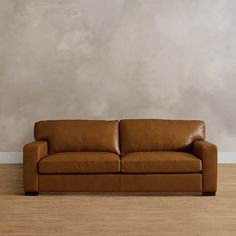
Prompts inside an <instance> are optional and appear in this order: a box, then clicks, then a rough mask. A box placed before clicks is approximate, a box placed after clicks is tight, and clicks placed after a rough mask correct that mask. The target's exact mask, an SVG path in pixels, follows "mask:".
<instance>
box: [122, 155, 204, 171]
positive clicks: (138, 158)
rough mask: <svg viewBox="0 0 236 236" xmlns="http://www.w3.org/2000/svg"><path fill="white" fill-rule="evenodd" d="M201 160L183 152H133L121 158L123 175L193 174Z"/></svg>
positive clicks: (200, 166) (197, 169) (199, 167)
mask: <svg viewBox="0 0 236 236" xmlns="http://www.w3.org/2000/svg"><path fill="white" fill-rule="evenodd" d="M201 171H202V163H201V160H200V159H199V158H197V157H195V156H194V155H192V154H190V153H185V152H133V153H128V154H125V155H124V156H122V158H121V172H123V173H195V172H201Z"/></svg>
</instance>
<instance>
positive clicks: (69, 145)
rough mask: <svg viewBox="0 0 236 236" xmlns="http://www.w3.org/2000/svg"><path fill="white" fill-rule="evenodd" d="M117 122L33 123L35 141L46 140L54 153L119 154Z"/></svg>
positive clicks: (51, 121)
mask: <svg viewBox="0 0 236 236" xmlns="http://www.w3.org/2000/svg"><path fill="white" fill-rule="evenodd" d="M118 132H119V129H118V121H101V120H97V121H95V120H49V121H39V122H36V123H35V133H34V135H35V139H36V140H47V141H48V143H49V152H50V154H53V153H56V152H79V151H92V152H99V151H101V152H114V153H117V154H119V153H120V151H119V136H118V135H119V133H118Z"/></svg>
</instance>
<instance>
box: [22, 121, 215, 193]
mask: <svg viewBox="0 0 236 236" xmlns="http://www.w3.org/2000/svg"><path fill="white" fill-rule="evenodd" d="M204 137H205V126H204V122H203V121H197V120H195V121H194V120H193V121H183V120H182V121H181V120H153V119H149V120H122V121H121V122H120V124H119V123H118V122H117V121H88V120H57V121H39V122H37V123H36V124H35V139H36V140H38V141H36V142H33V143H30V144H26V145H25V146H24V150H23V151H24V165H23V175H24V190H25V192H38V191H47V192H48V191H131V192H132V191H134V192H136V191H164V192H170V191H174V192H175V191H177V192H195V191H199V192H200V191H204V192H215V191H216V189H217V147H216V146H215V145H214V144H211V143H208V142H206V141H204ZM119 140H120V147H121V151H122V155H121V159H120V156H119V155H120V149H119Z"/></svg>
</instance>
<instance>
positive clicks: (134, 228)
mask: <svg viewBox="0 0 236 236" xmlns="http://www.w3.org/2000/svg"><path fill="white" fill-rule="evenodd" d="M218 188H219V190H218V192H217V196H216V197H201V196H187V195H182V196H181V195H165V194H155V193H151V194H131V193H129V194H128V193H127V194H125V193H123V194H121V193H119V194H118V193H106V194H104V193H97V194H96V193H93V194H92V193H61V194H41V195H39V196H37V197H26V196H24V195H23V190H22V166H21V165H3V164H2V165H0V236H4V235H22V236H23V235H24V236H28V235H30V236H34V235H38V236H44V235H45V236H50V235H59V236H61V235H72V236H73V235H81V236H87V235H89V236H96V235H102V236H107V235H109V236H117V235H122V236H123V235H129V236H130V235H134V236H136V235H137V236H140V235H145V236H146V235H147V236H149V235H150V236H151V235H161V236H162V235H164V236H165V235H167V236H169V235H181V236H184V235H188V236H189V235H195V236H198V235H199V236H201V235H203V236H205V235H209V236H210V235H214V236H216V235H220V236H228V235H232V236H233V235H236V165H226V164H225V165H220V166H219V185H218Z"/></svg>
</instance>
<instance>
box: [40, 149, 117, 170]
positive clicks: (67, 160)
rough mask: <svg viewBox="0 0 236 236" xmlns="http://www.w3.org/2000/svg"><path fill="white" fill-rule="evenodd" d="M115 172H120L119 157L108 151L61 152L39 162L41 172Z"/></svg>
mask: <svg viewBox="0 0 236 236" xmlns="http://www.w3.org/2000/svg"><path fill="white" fill-rule="evenodd" d="M117 172H120V157H119V156H118V155H117V154H114V153H109V152H61V153H56V154H52V155H49V156H47V157H45V158H43V159H42V160H41V161H40V162H39V173H41V174H67V173H117Z"/></svg>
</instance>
